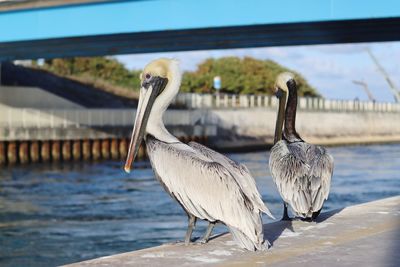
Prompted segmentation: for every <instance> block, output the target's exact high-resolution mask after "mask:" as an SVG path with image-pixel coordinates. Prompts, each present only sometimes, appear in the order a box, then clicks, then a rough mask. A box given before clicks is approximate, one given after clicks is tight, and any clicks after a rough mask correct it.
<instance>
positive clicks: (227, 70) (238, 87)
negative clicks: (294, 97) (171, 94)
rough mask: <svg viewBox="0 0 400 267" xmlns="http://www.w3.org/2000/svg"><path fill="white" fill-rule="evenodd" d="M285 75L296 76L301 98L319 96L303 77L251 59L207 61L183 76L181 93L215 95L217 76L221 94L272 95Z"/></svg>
mask: <svg viewBox="0 0 400 267" xmlns="http://www.w3.org/2000/svg"><path fill="white" fill-rule="evenodd" d="M284 71H291V72H293V73H294V74H295V75H296V81H297V83H298V86H299V95H300V96H319V94H318V93H317V91H316V90H315V89H314V88H312V87H311V86H310V85H309V84H308V83H307V81H306V80H305V79H304V78H303V77H302V76H301V75H300V74H298V73H296V72H294V71H292V70H289V69H287V68H285V67H283V66H281V65H279V64H278V63H276V62H274V61H272V60H257V59H254V58H251V57H244V58H238V57H223V58H219V59H213V58H209V59H206V60H205V61H204V62H202V63H201V64H200V65H199V66H198V68H197V70H196V71H194V72H185V73H184V75H183V79H182V91H185V92H197V93H211V92H213V91H214V89H213V78H214V76H220V77H221V80H222V88H221V92H226V93H232V94H270V95H271V94H273V92H274V83H275V79H276V77H277V75H278V74H279V73H281V72H284Z"/></svg>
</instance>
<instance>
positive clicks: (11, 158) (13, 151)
mask: <svg viewBox="0 0 400 267" xmlns="http://www.w3.org/2000/svg"><path fill="white" fill-rule="evenodd" d="M7 161H8V163H9V164H11V165H12V164H15V163H17V161H18V152H17V143H16V142H15V141H11V142H9V143H8V145H7Z"/></svg>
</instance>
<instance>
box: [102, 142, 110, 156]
mask: <svg viewBox="0 0 400 267" xmlns="http://www.w3.org/2000/svg"><path fill="white" fill-rule="evenodd" d="M101 156H102V158H103V159H109V158H110V140H108V139H103V140H101Z"/></svg>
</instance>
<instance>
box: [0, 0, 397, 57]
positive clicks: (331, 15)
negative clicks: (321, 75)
mask: <svg viewBox="0 0 400 267" xmlns="http://www.w3.org/2000/svg"><path fill="white" fill-rule="evenodd" d="M0 25H1V30H0V61H5V60H14V59H32V58H53V57H69V56H94V55H112V54H127V53H151V52H160V51H183V50H200V49H225V48H243V47H264V46H289V45H308V44H331V43H352V42H372V41H397V40H400V30H399V29H400V1H396V0H384V1H363V0H319V1H316V0H303V1H295V0H280V1H262V0H253V1H249V0H248V1H244V0H239V1H231V0H219V1H215V0H202V1H183V0H151V1H150V0H133V1H122V0H120V1H104V0H103V1H101V0H72V1H66V0H52V1H49V0H22V1H17V2H14V1H3V2H0Z"/></svg>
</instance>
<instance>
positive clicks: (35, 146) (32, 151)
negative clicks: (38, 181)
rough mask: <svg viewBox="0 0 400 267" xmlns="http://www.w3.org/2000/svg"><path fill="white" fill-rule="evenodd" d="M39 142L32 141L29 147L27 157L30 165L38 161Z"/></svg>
mask: <svg viewBox="0 0 400 267" xmlns="http://www.w3.org/2000/svg"><path fill="white" fill-rule="evenodd" d="M39 152H40V151H39V142H38V141H32V142H31V145H30V146H29V156H30V158H31V162H32V163H36V162H39V160H40V153H39Z"/></svg>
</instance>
